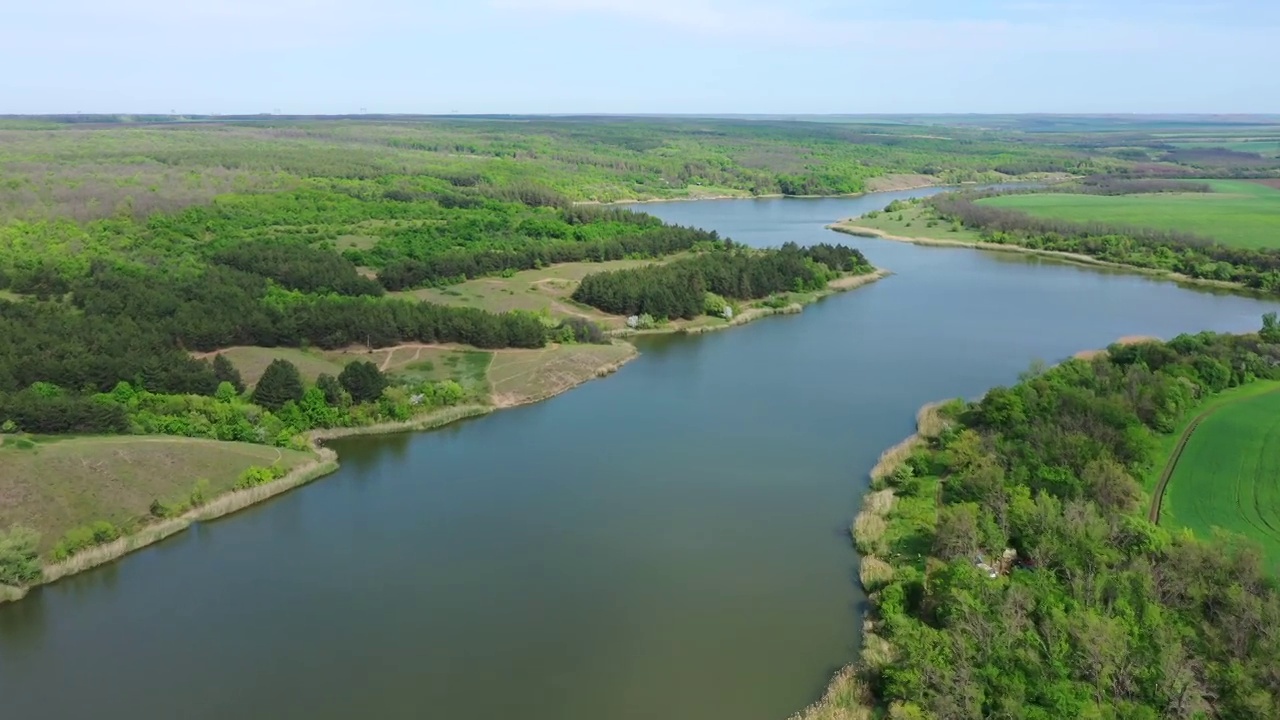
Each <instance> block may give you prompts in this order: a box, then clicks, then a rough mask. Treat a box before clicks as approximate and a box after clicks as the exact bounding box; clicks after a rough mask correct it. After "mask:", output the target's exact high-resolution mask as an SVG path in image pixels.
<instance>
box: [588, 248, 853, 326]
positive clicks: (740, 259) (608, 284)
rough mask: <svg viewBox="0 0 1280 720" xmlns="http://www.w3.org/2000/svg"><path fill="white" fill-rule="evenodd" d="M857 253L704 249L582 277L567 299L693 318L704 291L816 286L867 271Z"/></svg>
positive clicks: (751, 294)
mask: <svg viewBox="0 0 1280 720" xmlns="http://www.w3.org/2000/svg"><path fill="white" fill-rule="evenodd" d="M871 270H872V267H871V264H870V263H868V262H867V259H866V258H865V257H863V255H862V253H861V252H859V251H858V250H855V249H853V248H849V247H846V246H844V245H828V244H826V243H823V244H820V245H814V246H811V247H806V248H801V247H799V246H798V245H796V244H795V243H787V244H784V245H783V246H782V247H781V248H779V249H778V250H768V251H752V250H746V249H738V250H726V251H722V252H711V253H705V254H702V255H699V256H696V257H692V258H686V259H681V260H676V261H674V262H671V263H667V264H665V265H650V266H647V267H642V268H635V269H631V270H613V271H609V272H601V273H595V274H592V275H588V276H586V277H585V278H583V279H582V282H581V283H580V284H579V285H578V288H577V289H576V290H574V293H573V299H574V300H577V301H578V302H581V303H585V304H587V305H591V306H592V307H595V308H599V309H600V310H603V311H605V312H608V313H614V314H618V315H650V316H653V317H654V318H659V319H676V318H686V319H689V318H694V317H697V316H698V315H701V314H703V313H704V312H705V308H706V296H707V293H713V294H714V295H716V296H719V297H724V298H732V299H734V300H753V299H756V298H762V297H767V296H769V295H772V294H774V293H778V292H805V291H808V290H820V289H822V288H824V287H826V285H827V283H828V282H829V281H830V280H832V279H833V278H835V277H837V276H838V275H839V274H842V273H867V272H871Z"/></svg>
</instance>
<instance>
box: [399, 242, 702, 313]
mask: <svg viewBox="0 0 1280 720" xmlns="http://www.w3.org/2000/svg"><path fill="white" fill-rule="evenodd" d="M679 257H683V255H672V256H670V257H667V258H664V259H662V260H613V261H610V262H603V263H592V262H583V263H564V264H561V265H553V266H551V267H547V268H540V269H537V270H524V271H522V272H518V273H515V274H514V275H512V276H511V277H508V278H502V277H487V278H477V279H475V280H468V281H467V282H464V283H460V284H458V285H450V286H448V287H443V288H424V289H422V290H411V291H407V292H402V293H392V295H393V296H400V297H413V298H416V299H418V300H426V301H428V302H434V303H439V304H441V305H459V306H465V307H474V308H480V309H482V310H488V311H490V312H508V311H511V310H529V311H531V312H546V313H548V314H550V315H551V316H553V317H561V318H563V317H570V316H575V315H576V316H578V317H585V318H588V319H591V320H594V321H596V322H597V323H599V324H600V325H601V326H602V327H607V328H617V327H621V326H622V324H623V319H622V318H619V317H616V316H613V315H607V314H605V313H602V312H600V311H599V310H596V309H595V308H592V307H588V306H586V305H580V304H578V303H575V302H574V301H572V300H570V299H569V295H571V294H572V293H573V290H574V288H576V287H577V285H578V282H579V281H580V280H582V278H584V277H586V276H587V275H590V274H592V273H597V272H604V271H606V270H621V269H624V268H634V267H642V266H644V265H651V264H654V263H663V262H670V261H671V260H675V259H676V258H679Z"/></svg>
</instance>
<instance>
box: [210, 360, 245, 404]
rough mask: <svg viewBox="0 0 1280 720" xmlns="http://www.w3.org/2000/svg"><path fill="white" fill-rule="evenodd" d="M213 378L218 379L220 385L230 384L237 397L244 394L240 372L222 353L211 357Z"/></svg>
mask: <svg viewBox="0 0 1280 720" xmlns="http://www.w3.org/2000/svg"><path fill="white" fill-rule="evenodd" d="M213 376H214V377H216V378H218V382H220V383H224V382H228V383H231V387H233V388H235V389H236V394H237V395H238V394H240V393H243V392H244V379H242V378H241V377H240V371H239V370H237V369H236V366H235V365H232V364H231V361H230V360H228V359H227V356H226V355H223V354H222V353H218V354H217V355H214V356H213Z"/></svg>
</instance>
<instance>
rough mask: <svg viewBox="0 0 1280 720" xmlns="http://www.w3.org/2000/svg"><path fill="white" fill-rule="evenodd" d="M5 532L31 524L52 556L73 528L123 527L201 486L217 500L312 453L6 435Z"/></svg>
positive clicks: (164, 440) (0, 469) (1, 456)
mask: <svg viewBox="0 0 1280 720" xmlns="http://www.w3.org/2000/svg"><path fill="white" fill-rule="evenodd" d="M0 439H2V440H3V443H2V444H0V529H4V528H8V527H10V526H12V525H23V526H25V527H29V528H32V529H33V530H36V531H38V532H39V533H40V550H41V552H45V551H48V550H49V549H50V548H51V547H53V545H54V544H55V543H56V542H57V541H58V539H59V538H60V537H61V536H62V535H63V534H65V533H66V532H67V531H68V530H70V529H72V528H74V527H78V526H81V525H87V524H89V523H92V522H95V521H98V520H106V521H109V522H111V523H113V524H114V525H116V526H117V527H122V528H124V527H128V526H129V525H130V524H131V523H133V522H135V521H138V520H139V519H144V518H146V517H147V516H148V515H149V512H150V508H151V502H152V501H153V500H160V501H162V502H164V503H169V504H178V503H181V502H182V501H184V500H185V499H186V498H187V497H189V496H190V494H191V491H192V489H193V488H194V487H195V484H196V481H197V480H199V479H205V480H208V481H209V487H208V491H209V497H212V496H214V495H217V494H219V493H223V492H226V491H228V490H230V489H231V488H232V486H233V485H234V484H235V482H236V480H237V479H238V478H239V476H240V474H241V473H242V472H244V470H245V469H247V468H248V467H250V466H253V465H274V464H281V465H283V466H285V467H287V468H293V467H296V466H297V465H300V464H302V463H304V462H306V461H307V460H310V459H311V457H312V456H311V454H310V453H304V452H295V451H292V450H281V449H277V448H273V447H267V446H265V445H248V444H245V443H232V442H217V441H215V440H195V439H191V438H180V437H149V436H143V437H132V436H125V437H80V438H57V437H55V438H35V439H34V442H33V439H27V440H25V441H24V440H23V439H21V438H19V437H17V436H13V435H9V436H0Z"/></svg>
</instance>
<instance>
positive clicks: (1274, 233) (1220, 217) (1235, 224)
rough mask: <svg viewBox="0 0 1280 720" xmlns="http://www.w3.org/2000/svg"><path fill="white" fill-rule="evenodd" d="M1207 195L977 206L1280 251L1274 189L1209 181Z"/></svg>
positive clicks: (1044, 199)
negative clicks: (1278, 249)
mask: <svg viewBox="0 0 1280 720" xmlns="http://www.w3.org/2000/svg"><path fill="white" fill-rule="evenodd" d="M1209 185H1210V186H1211V187H1212V188H1213V192H1210V193H1151V194H1142V195H1073V194H1067V193H1043V194H1031V195H1004V196H1000V197H993V198H987V199H984V200H980V201H979V203H980V204H984V205H991V206H994V207H1000V208H1006V209H1009V210H1020V211H1023V212H1027V213H1030V214H1032V215H1038V216H1041V217H1049V218H1056V219H1062V220H1071V221H1076V222H1090V221H1096V222H1103V223H1108V224H1112V225H1128V226H1133V227H1154V228H1159V229H1163V230H1175V231H1179V232H1188V233H1194V234H1196V235H1201V236H1204V237H1209V238H1213V239H1215V240H1218V241H1219V242H1222V243H1223V244H1226V245H1231V246H1235V247H1242V248H1255V249H1256V248H1268V247H1280V189H1277V188H1275V187H1269V186H1268V183H1266V182H1254V181H1248V180H1211V181H1209Z"/></svg>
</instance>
